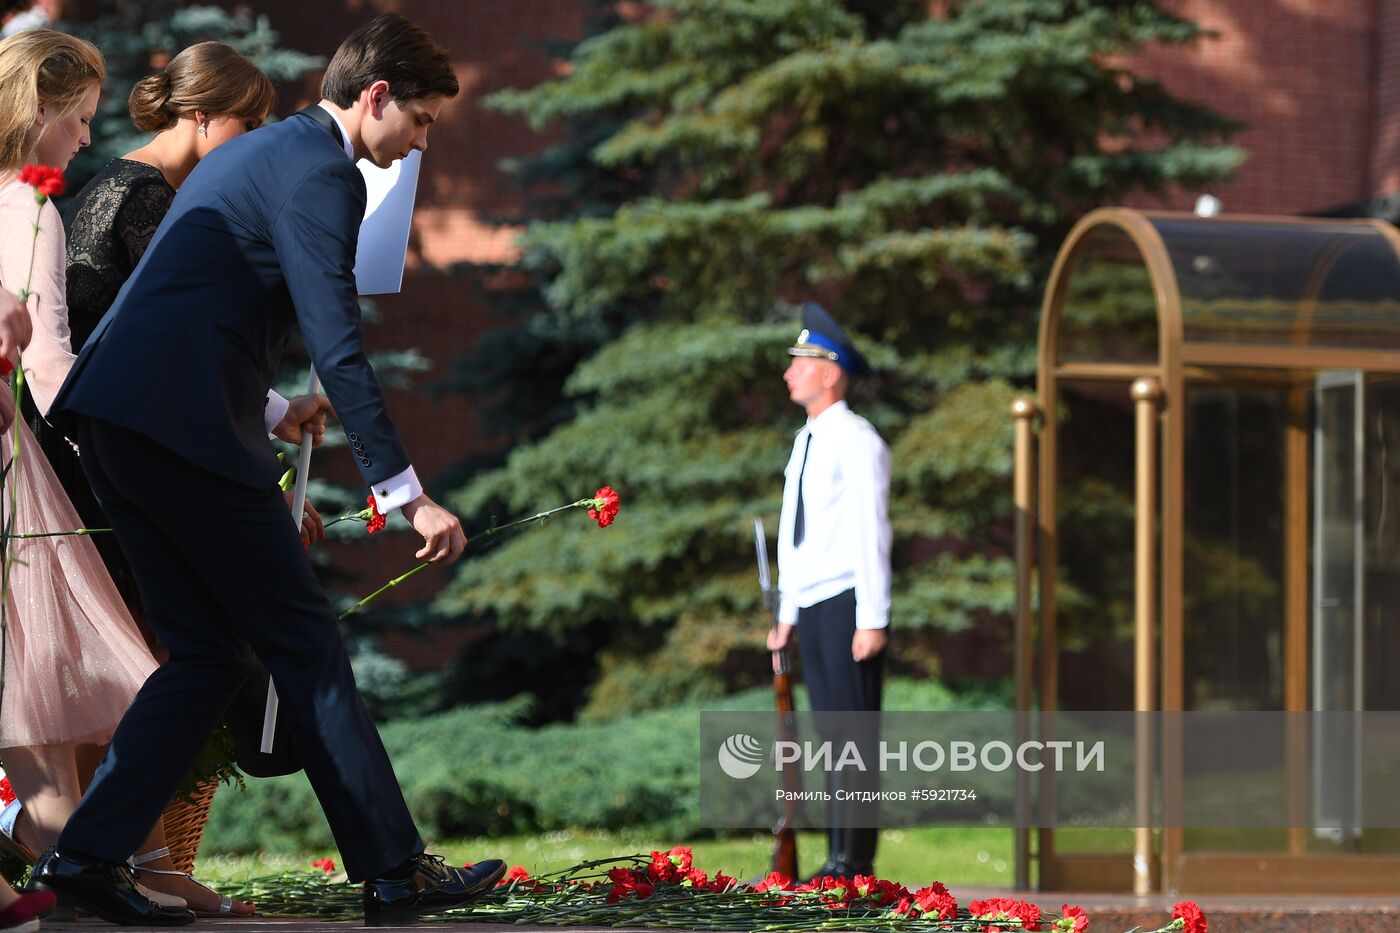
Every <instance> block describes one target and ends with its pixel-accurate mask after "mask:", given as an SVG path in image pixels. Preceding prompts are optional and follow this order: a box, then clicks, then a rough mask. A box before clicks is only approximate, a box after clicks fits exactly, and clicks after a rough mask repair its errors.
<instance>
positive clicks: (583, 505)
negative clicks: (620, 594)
mask: <svg viewBox="0 0 1400 933" xmlns="http://www.w3.org/2000/svg"><path fill="white" fill-rule="evenodd" d="M595 501H596V500H594V499H592V498H588V499H580V500H578V501H577V502H570V503H569V504H568V505H561V506H559V507H558V508H557V509H550V510H549V511H547V512H537V513H535V514H534V515H531V516H530V517H529V518H518V519H516V520H515V521H513V522H506V523H505V524H504V525H492V526H491V527H490V528H487V529H486V530H485V531H478V532H477V533H476V534H474V535H471V536H470V537H469V538H468V539H467V540H468V541H470V540H471V539H472V538H489V537H491V536H492V535H498V534H500V533H501V532H503V531H505V530H507V529H509V528H519V527H521V526H522V525H528V524H530V523H531V522H540V521H544V520H545V519H546V518H549V516H551V515H556V514H558V513H559V512H567V511H568V510H569V509H591V508H594V507H595V506H594V502H595ZM358 517H359V515H358V513H356V514H351V515H342V516H340V518H337V519H336V520H335V521H333V522H330V523H329V524H327V525H326V527H327V528H329V527H331V525H334V524H336V523H337V522H343V521H348V520H350V519H352V518H358ZM432 563H433V562H432V561H427V560H425V561H424V562H423V563H421V564H419V565H418V566H417V567H414V568H413V569H412V570H410V571H409V572H408V573H405V574H402V575H400V576H397V577H395V578H394V579H392V580H390V581H389V582H388V583H386V584H384V585H383V586H381V587H380V588H379V589H377V590H375V591H374V592H373V593H370V594H369V595H368V596H366V597H365V598H364V599H362V600H360V601H359V602H357V603H355V605H353V606H351V607H350V608H349V609H346V610H345V611H344V612H342V613H341V614H340V616H339V618H341V619H342V620H343V619H346V618H349V617H350V616H352V615H354V614H355V613H357V612H359V611H360V607H361V606H363V605H364V604H365V603H367V602H369V601H370V600H371V599H374V598H375V597H376V596H378V595H380V594H381V593H383V592H384V591H385V590H388V589H392V588H393V587H396V586H398V585H399V584H400V583H402V582H403V581H405V580H407V579H408V578H409V577H411V576H413V575H414V574H415V573H417V572H418V571H420V570H422V569H424V568H426V567H429V566H431V565H432ZM600 864H601V863H600ZM580 867H587V866H580Z"/></svg>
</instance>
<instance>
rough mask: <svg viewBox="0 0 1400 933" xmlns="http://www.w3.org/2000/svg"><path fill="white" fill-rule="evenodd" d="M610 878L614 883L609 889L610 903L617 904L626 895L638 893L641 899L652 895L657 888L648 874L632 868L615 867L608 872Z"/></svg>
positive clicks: (637, 895)
mask: <svg viewBox="0 0 1400 933" xmlns="http://www.w3.org/2000/svg"><path fill="white" fill-rule="evenodd" d="M608 880H610V881H611V882H612V883H613V886H612V889H611V890H610V891H608V903H609V904H616V903H617V902H618V901H620V900H622V899H623V898H625V897H630V896H632V895H636V897H637V898H638V899H639V900H645V899H646V898H648V897H651V895H652V892H653V891H655V890H656V888H655V886H654V885H653V884H652V883H651V881H650V880H649V879H648V878H647V876H646V875H645V874H643V873H641V872H639V871H634V870H633V869H631V868H614V869H611V870H610V871H609V872H608Z"/></svg>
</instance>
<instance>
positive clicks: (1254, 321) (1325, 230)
mask: <svg viewBox="0 0 1400 933" xmlns="http://www.w3.org/2000/svg"><path fill="white" fill-rule="evenodd" d="M1151 221H1152V224H1153V226H1154V227H1156V228H1157V231H1158V233H1160V234H1161V236H1162V239H1163V241H1164V242H1165V244H1166V247H1167V252H1168V254H1169V255H1170V256H1171V261H1172V266H1173V269H1174V270H1175V272H1176V278H1177V285H1178V287H1179V288H1180V291H1181V305H1182V314H1183V317H1184V322H1185V338H1186V341H1187V342H1188V343H1241V344H1251V345H1273V346H1311V347H1332V348H1339V349H1348V348H1349V349H1386V348H1394V347H1396V346H1397V343H1396V342H1395V341H1397V339H1400V262H1397V260H1396V256H1395V251H1394V250H1393V249H1392V248H1391V246H1390V243H1389V241H1388V240H1387V239H1386V238H1385V237H1384V236H1383V235H1382V234H1381V233H1380V232H1379V231H1378V230H1376V229H1375V228H1373V227H1370V226H1368V225H1365V224H1357V223H1324V222H1311V223H1287V222H1279V223H1258V222H1255V223H1249V222H1244V221H1232V220H1204V219H1200V218H1190V217H1179V218H1163V217H1154V218H1151Z"/></svg>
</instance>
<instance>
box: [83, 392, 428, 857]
mask: <svg viewBox="0 0 1400 933" xmlns="http://www.w3.org/2000/svg"><path fill="white" fill-rule="evenodd" d="M197 429H198V428H197V426H193V427H192V430H197ZM78 441H79V445H80V446H81V448H82V464H83V469H84V471H85V472H86V474H87V476H88V479H89V481H90V482H91V483H92V488H93V491H94V492H95V493H96V494H97V497H98V499H99V500H100V501H101V503H102V506H103V508H104V509H105V510H106V512H107V515H108V516H109V517H110V518H111V521H112V528H113V530H114V531H115V532H116V535H117V539H118V540H119V542H120V543H121V546H122V550H123V551H124V552H125V553H126V557H127V560H128V561H129V562H130V564H131V568H132V571H133V573H134V575H135V577H136V582H137V585H138V587H139V588H140V591H141V598H142V600H143V602H144V604H145V607H146V612H147V617H148V619H149V620H150V623H151V625H152V627H153V628H154V629H155V631H156V633H157V634H158V635H159V636H160V639H161V641H162V642H163V643H164V644H165V646H166V647H167V648H168V649H169V651H170V660H169V661H167V662H166V663H165V664H164V665H163V666H161V667H160V668H158V669H157V670H156V671H155V672H154V673H153V674H152V675H151V676H150V678H149V679H148V680H147V681H146V683H145V685H144V686H143V687H142V688H141V690H140V692H139V693H138V694H137V696H136V699H135V701H134V702H133V703H132V705H131V708H130V709H128V710H127V712H126V715H125V716H124V717H123V718H122V721H121V724H120V725H119V726H118V727H117V731H116V735H115V736H114V737H113V739H112V744H111V746H110V748H109V749H108V751H107V755H106V757H105V758H104V759H103V760H102V763H101V765H100V766H99V767H98V769H97V774H96V776H95V777H94V779H93V782H92V785H91V786H90V787H89V788H88V790H87V793H86V794H85V795H84V796H83V799H82V801H81V802H80V803H79V805H78V808H77V810H75V811H74V813H73V816H72V817H71V818H70V819H69V821H68V825H67V826H66V827H65V828H64V830H63V834H62V836H61V837H60V839H59V845H60V846H63V847H64V848H67V849H71V850H75V851H77V852H80V853H86V854H88V855H95V856H99V857H101V858H105V859H109V860H112V861H122V860H124V859H126V858H127V857H128V856H129V855H131V854H132V853H133V852H135V851H136V849H137V847H138V846H139V845H140V844H141V842H142V841H143V840H144V839H145V837H146V835H147V833H149V832H150V829H151V827H152V826H154V825H155V823H156V820H157V819H158V818H159V817H160V813H161V810H162V809H163V808H164V807H165V805H166V803H167V802H168V801H169V800H170V797H171V795H172V794H173V793H174V792H175V790H176V788H177V787H179V785H180V783H181V781H182V780H183V779H184V776H185V775H186V774H187V773H188V771H189V768H190V766H191V765H192V764H193V762H194V759H195V756H196V755H197V754H198V752H199V750H200V748H201V747H202V746H203V744H204V742H205V740H206V739H207V738H208V736H209V734H210V733H211V732H212V731H213V729H214V727H215V726H216V725H217V724H218V723H219V720H220V719H221V717H222V716H223V713H224V710H225V709H226V708H227V707H228V705H229V702H230V700H231V699H232V698H233V696H234V694H235V693H236V692H237V690H238V688H239V687H240V686H241V685H242V683H243V681H244V679H245V678H246V677H247V671H248V666H247V665H248V659H249V657H250V656H256V657H257V658H258V659H260V660H261V661H262V663H263V665H264V666H265V667H266V668H267V670H268V672H269V673H270V674H271V675H272V679H273V682H274V683H275V684H276V685H277V692H278V694H279V696H280V699H281V708H282V711H283V715H284V717H285V723H286V725H287V727H288V728H289V729H290V730H291V734H292V738H293V741H294V742H295V744H296V747H297V750H298V751H299V752H300V754H301V758H302V761H303V764H304V765H305V768H306V775H307V778H308V779H309V780H310V781H311V786H312V788H313V789H314V790H315V792H316V797H317V799H318V800H319V801H320V803H321V807H322V809H323V810H324V811H325V814H326V819H327V821H328V822H329V823H330V827H331V832H332V833H333V834H334V836H335V841H336V845H337V846H338V847H339V849H340V854H341V858H342V859H343V861H344V863H345V869H346V872H347V873H348V875H349V876H350V878H351V880H361V879H365V878H372V877H377V876H379V875H382V874H384V873H385V872H386V871H388V870H389V869H391V868H394V867H396V866H398V865H399V864H401V863H402V862H403V861H404V860H405V859H407V858H408V857H409V856H411V855H413V854H415V853H418V852H421V851H423V840H422V839H421V838H420V837H419V835H418V830H417V829H416V828H415V826H414V824H413V819H412V817H410V816H409V813H408V807H407V805H406V804H405V803H404V799H403V794H402V792H401V791H400V790H399V786H398V782H397V780H396V779H395V777H394V771H393V767H392V766H391V765H390V763H389V756H388V754H387V753H386V752H385V751H384V746H383V744H382V743H381V742H380V739H379V733H378V731H377V730H376V729H375V726H374V723H373V722H372V721H371V719H370V717H369V713H368V712H367V711H366V709H365V705H364V702H363V701H362V700H361V699H360V695H359V692H358V691H357V690H356V688H355V678H354V674H353V673H352V672H351V670H350V659H349V657H348V655H347V654H346V651H345V645H344V642H343V641H342V639H341V637H340V627H339V623H338V621H337V620H336V616H335V612H334V610H332V608H331V605H330V603H329V602H328V601H327V599H326V596H325V594H324V593H323V592H322V590H321V586H320V584H319V583H318V582H317V580H316V577H315V575H314V574H313V572H312V569H311V563H310V561H309V560H307V557H306V553H305V551H304V550H303V548H302V545H301V537H300V534H299V533H298V531H297V528H296V526H295V525H294V524H293V522H292V520H291V517H290V516H289V515H288V514H287V506H286V502H285V501H284V499H283V497H282V494H281V492H280V491H279V490H277V489H276V488H275V487H273V488H270V489H256V488H253V487H251V486H244V485H241V484H239V483H235V482H232V481H230V480H227V479H225V478H223V477H220V476H217V475H215V474H213V473H209V472H207V471H205V470H203V469H201V468H200V467H196V466H194V465H192V464H190V463H189V462H188V461H186V460H183V459H181V458H180V457H178V456H177V455H175V454H174V453H172V452H171V451H169V450H168V449H166V448H164V447H162V446H160V445H159V444H156V443H155V442H153V441H151V440H150V439H148V438H146V437H145V436H144V435H141V434H137V433H135V432H133V431H128V430H126V429H124V428H119V427H115V426H113V425H111V424H107V423H105V422H102V421H96V420H93V419H83V420H82V423H81V425H80V428H79V433H78Z"/></svg>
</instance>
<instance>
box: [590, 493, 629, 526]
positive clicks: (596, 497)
mask: <svg viewBox="0 0 1400 933" xmlns="http://www.w3.org/2000/svg"><path fill="white" fill-rule="evenodd" d="M621 504H622V497H621V496H619V495H618V494H617V491H616V490H614V489H613V488H612V487H611V486H604V487H603V488H602V489H599V490H598V491H597V492H595V493H594V494H593V508H591V509H589V510H588V517H589V518H591V519H593V520H594V521H596V522H597V523H598V527H599V528H606V527H608V526H609V525H611V524H612V523H613V519H615V518H617V510H618V507H619V506H620V505H621Z"/></svg>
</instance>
